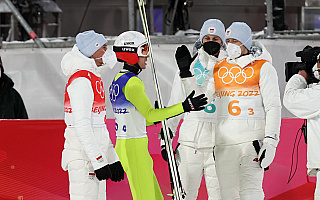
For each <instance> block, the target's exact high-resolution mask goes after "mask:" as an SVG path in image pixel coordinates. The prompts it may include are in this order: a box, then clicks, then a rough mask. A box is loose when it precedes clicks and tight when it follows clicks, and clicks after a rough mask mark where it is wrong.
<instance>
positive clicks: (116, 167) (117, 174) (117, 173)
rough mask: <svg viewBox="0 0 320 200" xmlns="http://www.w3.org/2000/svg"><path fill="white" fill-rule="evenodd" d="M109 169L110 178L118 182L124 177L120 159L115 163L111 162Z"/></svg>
mask: <svg viewBox="0 0 320 200" xmlns="http://www.w3.org/2000/svg"><path fill="white" fill-rule="evenodd" d="M109 168H110V171H111V177H110V178H111V180H112V181H115V182H118V181H121V180H123V179H124V170H123V168H122V165H121V163H120V161H117V162H115V163H112V164H111V165H109Z"/></svg>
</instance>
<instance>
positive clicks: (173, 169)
mask: <svg viewBox="0 0 320 200" xmlns="http://www.w3.org/2000/svg"><path fill="white" fill-rule="evenodd" d="M137 2H138V7H139V12H140V17H141V22H142V27H143V30H144V34H145V36H146V39H147V42H148V45H149V51H150V56H149V57H150V59H149V61H150V64H151V72H152V77H153V82H154V87H155V91H156V97H157V100H158V104H159V108H163V107H164V105H163V103H162V98H161V92H160V87H159V83H158V78H157V75H156V71H155V65H154V59H153V53H152V46H151V39H150V34H149V29H148V22H147V16H146V11H145V6H144V1H143V0H137ZM161 123H162V128H163V132H164V138H163V140H164V142H165V146H166V150H167V154H168V167H169V175H170V184H171V191H172V194H169V195H170V196H172V199H174V200H182V199H184V198H185V192H184V190H183V188H182V184H181V181H180V175H179V171H178V167H177V162H176V159H175V156H174V152H173V148H172V138H171V137H170V133H169V128H168V126H167V124H166V123H167V122H166V120H164V121H162V122H161Z"/></svg>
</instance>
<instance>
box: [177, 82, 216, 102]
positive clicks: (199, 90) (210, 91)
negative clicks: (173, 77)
mask: <svg viewBox="0 0 320 200" xmlns="http://www.w3.org/2000/svg"><path fill="white" fill-rule="evenodd" d="M182 83H183V85H184V88H185V92H186V95H187V96H188V95H189V94H190V93H191V92H192V90H195V92H196V93H195V96H196V95H200V94H205V95H206V97H207V98H208V100H207V102H208V104H209V103H211V102H212V101H213V99H215V97H216V89H215V83H214V78H213V77H212V78H209V79H208V83H206V85H205V86H204V87H199V85H198V83H197V80H196V78H195V77H194V76H192V77H188V78H182Z"/></svg>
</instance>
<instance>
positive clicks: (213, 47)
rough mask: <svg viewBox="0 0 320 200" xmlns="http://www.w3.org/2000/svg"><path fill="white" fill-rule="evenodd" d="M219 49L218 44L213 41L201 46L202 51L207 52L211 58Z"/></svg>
mask: <svg viewBox="0 0 320 200" xmlns="http://www.w3.org/2000/svg"><path fill="white" fill-rule="evenodd" d="M220 47H221V46H220V44H219V43H218V42H213V41H209V42H205V43H204V44H203V49H204V51H205V52H207V53H208V54H209V55H211V56H213V55H215V54H216V53H218V51H219V50H220Z"/></svg>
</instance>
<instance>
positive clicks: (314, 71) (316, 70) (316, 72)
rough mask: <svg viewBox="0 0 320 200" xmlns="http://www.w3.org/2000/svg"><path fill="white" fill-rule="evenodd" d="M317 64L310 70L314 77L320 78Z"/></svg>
mask: <svg viewBox="0 0 320 200" xmlns="http://www.w3.org/2000/svg"><path fill="white" fill-rule="evenodd" d="M318 70H319V69H318V65H317V63H316V64H315V65H314V66H313V67H312V71H313V75H314V77H315V78H316V79H318V80H320V75H319V71H318Z"/></svg>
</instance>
